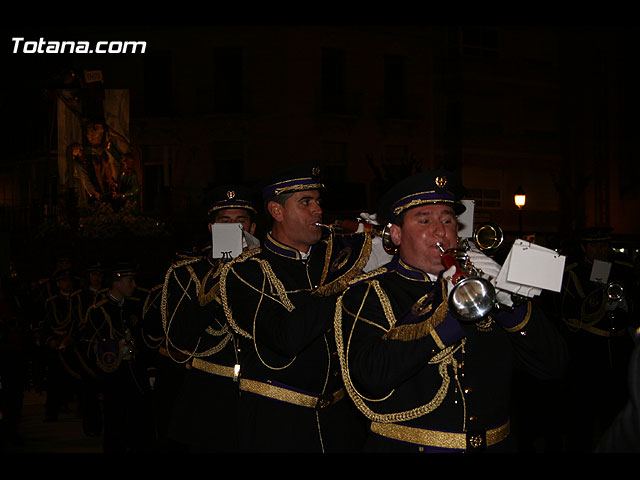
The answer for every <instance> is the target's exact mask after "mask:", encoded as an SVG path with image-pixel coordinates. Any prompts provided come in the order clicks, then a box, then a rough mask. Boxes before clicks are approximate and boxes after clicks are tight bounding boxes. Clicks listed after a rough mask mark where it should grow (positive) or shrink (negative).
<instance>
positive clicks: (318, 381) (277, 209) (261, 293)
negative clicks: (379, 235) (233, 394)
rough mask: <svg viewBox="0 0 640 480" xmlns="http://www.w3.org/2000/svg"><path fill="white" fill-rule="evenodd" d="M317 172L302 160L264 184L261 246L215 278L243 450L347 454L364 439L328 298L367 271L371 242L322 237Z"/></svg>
mask: <svg viewBox="0 0 640 480" xmlns="http://www.w3.org/2000/svg"><path fill="white" fill-rule="evenodd" d="M321 173H322V172H321V169H320V167H318V166H317V165H315V164H312V163H300V164H295V165H292V166H291V167H288V168H285V169H283V170H281V171H278V172H276V173H275V174H274V175H273V176H271V177H270V178H269V179H267V180H266V181H265V183H264V186H263V188H262V195H263V200H264V204H265V209H266V211H267V212H268V214H269V216H270V217H271V220H272V224H271V229H270V231H269V232H268V234H267V236H266V239H265V240H264V242H263V246H262V247H261V248H260V249H259V250H254V251H251V252H246V253H245V254H243V255H241V256H240V257H238V258H237V259H235V260H233V261H231V262H229V263H228V264H227V266H225V269H224V270H223V272H222V274H221V280H220V283H221V292H220V293H221V297H222V301H223V307H224V309H225V314H226V318H227V321H228V322H229V325H230V326H231V327H232V328H233V330H234V331H235V332H237V334H238V338H239V340H240V341H241V344H240V348H241V350H242V357H241V358H240V379H239V387H240V401H239V404H238V408H239V421H240V424H239V425H240V435H241V439H240V440H241V445H242V448H243V449H244V450H245V451H249V452H337V451H354V450H358V449H359V448H360V446H361V442H362V439H363V438H364V437H363V434H364V429H363V424H362V418H361V417H360V416H359V415H358V412H357V411H356V410H355V408H354V406H353V405H352V404H351V402H349V399H348V398H347V397H346V394H345V391H344V388H343V384H342V380H341V378H340V371H339V364H338V359H337V352H336V348H335V342H334V338H333V331H332V326H333V313H334V311H335V300H336V295H337V293H339V292H340V291H341V290H343V289H344V287H345V286H346V282H347V281H348V279H350V278H352V277H353V276H354V275H356V274H359V273H360V272H361V271H362V269H363V268H364V266H365V265H366V263H367V260H368V257H369V252H370V249H371V236H370V235H369V234H353V235H336V234H333V233H331V234H330V235H329V236H325V235H324V232H323V230H322V228H323V227H321V226H320V225H319V224H321V222H322V213H323V212H322V207H321V193H322V192H323V191H324V184H323V183H322V180H321V177H320V175H321Z"/></svg>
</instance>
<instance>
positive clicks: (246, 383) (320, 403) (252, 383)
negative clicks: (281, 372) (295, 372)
mask: <svg viewBox="0 0 640 480" xmlns="http://www.w3.org/2000/svg"><path fill="white" fill-rule="evenodd" d="M240 390H243V391H245V392H251V393H255V394H257V395H261V396H263V397H268V398H272V399H274V400H280V401H282V402H286V403H291V404H293V405H299V406H301V407H308V408H315V409H318V410H320V409H323V408H326V407H328V406H329V405H333V404H334V403H336V402H338V401H340V400H342V399H343V398H344V396H345V390H344V388H341V389H340V390H338V391H337V392H334V393H325V394H323V395H320V396H314V395H307V394H305V393H300V392H296V391H294V390H290V389H288V388H285V387H280V386H277V385H273V384H270V383H264V382H259V381H256V380H249V379H248V378H241V379H240Z"/></svg>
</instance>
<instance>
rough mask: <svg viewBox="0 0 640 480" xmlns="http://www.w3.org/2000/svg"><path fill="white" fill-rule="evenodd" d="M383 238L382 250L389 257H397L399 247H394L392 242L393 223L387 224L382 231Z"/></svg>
mask: <svg viewBox="0 0 640 480" xmlns="http://www.w3.org/2000/svg"><path fill="white" fill-rule="evenodd" d="M380 237H381V238H382V248H384V251H385V252H387V254H389V255H395V254H396V253H398V247H397V246H396V245H394V243H393V240H391V223H387V224H386V225H385V226H384V228H383V229H382V233H381V234H380Z"/></svg>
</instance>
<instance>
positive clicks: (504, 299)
mask: <svg viewBox="0 0 640 480" xmlns="http://www.w3.org/2000/svg"><path fill="white" fill-rule="evenodd" d="M496 301H497V302H498V303H500V304H502V305H506V306H507V307H513V300H512V299H511V293H510V292H507V291H506V290H498V289H497V288H496Z"/></svg>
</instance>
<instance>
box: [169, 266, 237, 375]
mask: <svg viewBox="0 0 640 480" xmlns="http://www.w3.org/2000/svg"><path fill="white" fill-rule="evenodd" d="M200 260H201V258H188V259H184V260H181V261H179V262H177V263H175V264H173V265H172V266H171V267H170V268H169V269H168V270H167V274H166V276H165V281H164V283H163V285H162V299H161V302H160V312H161V317H162V328H163V330H164V332H165V342H166V346H167V352H169V356H170V357H171V358H172V359H173V360H174V361H175V362H177V363H186V362H188V361H189V360H191V358H193V357H208V356H210V355H213V354H215V353H218V352H219V351H221V350H222V349H223V348H224V347H225V346H226V345H227V343H229V341H230V340H231V335H230V334H229V333H228V330H227V329H226V328H223V329H221V330H219V331H212V329H210V328H207V330H206V333H208V334H209V335H212V336H218V337H222V338H221V340H220V341H219V342H218V343H217V344H216V345H214V346H213V347H212V348H210V349H208V350H205V351H202V352H197V349H198V346H199V345H200V340H198V343H197V345H196V346H195V348H194V349H193V351H188V350H185V349H181V348H179V347H178V346H176V345H175V344H173V342H172V341H171V337H170V335H169V330H170V328H171V323H172V322H173V320H174V317H175V314H176V312H177V311H178V308H179V307H180V304H181V303H182V302H183V301H185V298H186V301H194V300H196V298H198V299H199V298H200V292H201V290H202V285H203V284H202V282H200V279H199V278H198V276H197V275H196V273H195V271H194V269H193V267H192V266H191V264H192V263H195V262H198V261H200ZM182 267H184V268H185V269H186V270H187V272H188V273H189V283H188V284H187V285H186V286H185V285H182V283H181V282H180V280H179V279H178V276H177V274H176V270H177V269H178V268H182ZM172 278H173V279H174V280H175V282H176V283H177V284H178V285H179V286H180V288H181V289H182V295H181V296H180V298H179V300H178V301H177V303H176V305H175V308H174V310H173V312H172V313H171V314H170V315H169V313H168V312H167V301H168V295H169V288H168V286H169V282H170V280H171V279H172ZM191 284H193V285H194V286H195V295H196V298H192V297H191V296H190V295H189V293H188V290H189V288H190V286H191ZM176 293H179V292H176ZM174 349H175V350H177V351H178V352H180V353H183V354H184V355H186V358H175V357H173V356H172V355H171V352H172V351H173V350H174Z"/></svg>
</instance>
